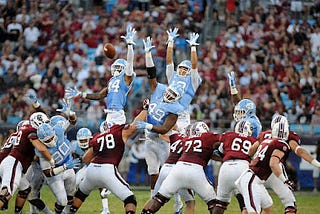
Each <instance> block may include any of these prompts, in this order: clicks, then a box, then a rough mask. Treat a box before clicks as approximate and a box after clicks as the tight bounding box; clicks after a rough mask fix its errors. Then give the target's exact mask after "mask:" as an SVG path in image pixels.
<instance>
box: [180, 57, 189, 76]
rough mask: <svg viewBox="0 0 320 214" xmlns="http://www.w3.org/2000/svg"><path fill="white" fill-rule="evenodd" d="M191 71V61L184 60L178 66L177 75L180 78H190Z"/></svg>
mask: <svg viewBox="0 0 320 214" xmlns="http://www.w3.org/2000/svg"><path fill="white" fill-rule="evenodd" d="M190 70H191V62H190V61H189V60H183V61H182V62H180V64H179V65H178V66H177V74H178V75H179V76H182V77H185V76H188V75H189V73H190Z"/></svg>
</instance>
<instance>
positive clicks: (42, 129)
mask: <svg viewBox="0 0 320 214" xmlns="http://www.w3.org/2000/svg"><path fill="white" fill-rule="evenodd" d="M37 135H38V138H39V140H40V141H41V142H42V143H43V144H44V145H46V146H47V147H55V146H56V143H57V140H58V138H57V135H56V132H55V131H54V129H53V127H52V126H51V125H50V124H49V123H42V124H41V125H40V126H39V127H38V129H37Z"/></svg>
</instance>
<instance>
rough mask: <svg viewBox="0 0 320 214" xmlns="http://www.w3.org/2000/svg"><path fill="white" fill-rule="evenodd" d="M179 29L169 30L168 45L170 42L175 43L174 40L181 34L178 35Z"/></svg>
mask: <svg viewBox="0 0 320 214" xmlns="http://www.w3.org/2000/svg"><path fill="white" fill-rule="evenodd" d="M178 30H179V29H178V28H176V27H175V28H174V29H173V30H172V29H171V28H170V29H169V30H167V34H168V41H167V44H168V43H169V42H173V41H174V38H176V37H178V36H179V34H178Z"/></svg>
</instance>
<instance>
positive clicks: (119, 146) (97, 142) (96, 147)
mask: <svg viewBox="0 0 320 214" xmlns="http://www.w3.org/2000/svg"><path fill="white" fill-rule="evenodd" d="M126 126H128V125H126V124H123V125H114V126H112V127H111V128H110V129H109V131H107V132H102V133H97V134H95V135H94V136H93V138H92V139H91V140H90V142H89V148H90V147H92V148H93V152H94V157H93V158H92V160H91V163H97V164H113V165H115V166H118V165H119V163H120V161H121V158H122V156H123V152H124V149H125V143H124V142H123V139H122V130H123V129H124V128H125V127H126Z"/></svg>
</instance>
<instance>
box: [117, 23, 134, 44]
mask: <svg viewBox="0 0 320 214" xmlns="http://www.w3.org/2000/svg"><path fill="white" fill-rule="evenodd" d="M136 33H137V32H136V30H135V29H134V28H133V27H127V34H126V35H125V36H121V38H122V39H124V40H126V43H127V45H135V44H136V43H135V42H134V37H135V35H136Z"/></svg>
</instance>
